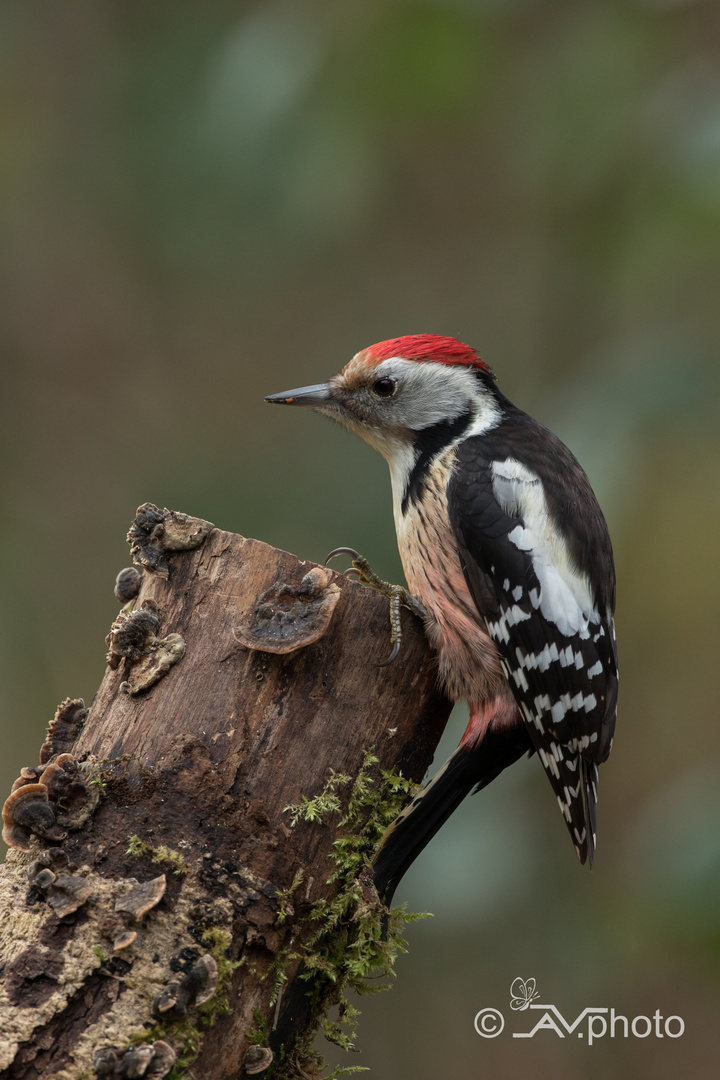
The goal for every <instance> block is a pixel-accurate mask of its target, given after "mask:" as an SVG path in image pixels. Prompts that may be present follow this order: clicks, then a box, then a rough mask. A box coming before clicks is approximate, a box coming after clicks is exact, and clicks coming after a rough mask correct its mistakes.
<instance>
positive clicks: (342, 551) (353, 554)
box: [324, 547, 362, 566]
mask: <svg viewBox="0 0 720 1080" xmlns="http://www.w3.org/2000/svg"><path fill="white" fill-rule="evenodd" d="M336 555H349V556H350V558H351V559H352V560H353V562H355V560H356V559H361V558H362V555H361V554H360V552H359V551H356V550H355V548H349V547H337V548H333V549H332V551H331V552H330V554H329V555H328V557H327V559H326V560H325V563H324V565H325V566H327V564H328V563H329V562H330V560H331V559H334V558H335V556H336Z"/></svg>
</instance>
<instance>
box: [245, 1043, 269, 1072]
mask: <svg viewBox="0 0 720 1080" xmlns="http://www.w3.org/2000/svg"><path fill="white" fill-rule="evenodd" d="M273 1056H274V1055H273V1052H272V1050H271V1049H270V1047H269V1046H250V1047H248V1051H247V1053H246V1054H245V1072H246V1073H247V1074H248V1076H256V1075H257V1074H258V1073H261V1072H265V1070H266V1069H269V1068H270V1066H271V1065H272V1061H273Z"/></svg>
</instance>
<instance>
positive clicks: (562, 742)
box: [448, 410, 617, 865]
mask: <svg viewBox="0 0 720 1080" xmlns="http://www.w3.org/2000/svg"><path fill="white" fill-rule="evenodd" d="M456 456H457V468H456V469H455V470H454V472H453V475H452V477H451V480H450V483H449V485H448V505H449V511H450V522H451V525H452V528H453V530H454V532H455V535H456V538H457V542H458V547H459V551H460V558H461V561H462V564H463V571H464V574H465V578H466V580H467V583H468V587H469V589H470V591H471V593H472V596H473V599H474V601H475V603H476V604H477V607H478V610H479V611H480V613H481V614H482V615H483V616H484V617H485V620H486V622H487V627H488V632H489V633H490V636H491V637H492V639H493V641H494V642H495V644H496V645H497V647H498V649H499V651H500V654H501V657H502V660H503V667H504V669H505V673H506V675H507V678H508V681H509V683H510V687H511V689H512V691H513V694H514V695H515V698H516V700H517V702H518V705H519V708H520V711H521V713H522V716H523V719H524V720H525V724H526V726H527V729H528V732H529V734H530V738H531V740H532V742H533V744H534V745H535V747H536V749H537V752H538V756H539V757H540V760H541V761H542V763H543V766H544V768H545V771H546V773H547V775H548V777H549V780H550V783H551V784H552V786H553V789H554V791H555V794H556V796H557V799H558V803H559V805H560V809H561V811H562V813H563V816H564V818H565V820H566V823H567V826H568V829H569V831H570V835H571V837H572V840H573V843H574V844H575V847H576V849H577V853H578V856H579V858H580V861H581V862H585V860H586V859H589V861H590V864H591V865H592V859H593V853H594V849H595V833H596V806H597V766H598V764H600V763H601V762H603V761H604V760H605V759H606V758H607V756H608V754H609V753H610V748H611V745H612V738H613V731H614V727H615V715H616V705H617V655H616V649H615V633H614V626H613V610H614V605H615V575H614V568H613V558H612V547H611V544H610V537H609V534H608V531H607V526H606V524H605V519H604V518H603V515H602V512H601V510H600V508H599V506H598V503H597V500H596V499H595V495H594V494H593V491H592V489H591V487H590V483H589V481H588V479H587V477H586V476H585V473H584V472H583V471H582V469H581V468H580V466H579V465H578V463H577V461H576V460H575V458H574V457H573V456H572V454H571V453H570V451H569V450H568V449H567V448H566V447H565V446H564V445H563V443H561V442H560V440H559V439H557V437H556V436H554V435H553V434H552V433H551V432H550V431H548V430H547V429H545V428H543V427H541V425H538V424H537V423H536V422H535V421H532V420H530V418H529V417H526V416H525V414H524V413H521V412H520V411H519V410H513V413H512V414H511V416H510V417H509V418H508V419H506V420H505V421H504V422H503V423H501V424H500V425H499V427H498V428H497V429H495V431H492V432H488V433H487V434H485V435H482V436H473V437H470V438H468V439H466V440H465V441H464V442H462V443H460V444H459V445H458V447H457V448H456Z"/></svg>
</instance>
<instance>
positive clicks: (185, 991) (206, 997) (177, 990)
mask: <svg viewBox="0 0 720 1080" xmlns="http://www.w3.org/2000/svg"><path fill="white" fill-rule="evenodd" d="M217 985H218V969H217V963H216V961H215V958H214V957H213V956H211V955H210V953H205V955H204V956H201V957H200V959H199V960H198V961H197V963H196V964H193V966H192V967H191V968H190V970H189V971H188V973H187V975H185V977H184V978H183V979H181V980H180V981H179V982H171V983H168V985H167V986H166V987H164V988H163V989H162V990H161V991H160V993H159V994H156V996H155V997H154V998H153V1003H152V1014H153V1016H154V1017H155V1019H156V1020H160V1019H163V1018H166V1019H173V1020H179V1019H180V1018H181V1017H183V1016H186V1015H187V1011H188V1009H189V1008H190V1007H191V1006H193V1005H204V1004H205V1002H206V1001H210V999H211V998H212V997H214V995H215V993H216V991H217Z"/></svg>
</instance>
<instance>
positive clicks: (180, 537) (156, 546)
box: [127, 503, 215, 578]
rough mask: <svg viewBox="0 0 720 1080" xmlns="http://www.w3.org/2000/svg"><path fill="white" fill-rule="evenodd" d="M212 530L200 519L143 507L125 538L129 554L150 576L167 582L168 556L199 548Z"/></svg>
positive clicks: (211, 527)
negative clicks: (153, 575) (176, 552)
mask: <svg viewBox="0 0 720 1080" xmlns="http://www.w3.org/2000/svg"><path fill="white" fill-rule="evenodd" d="M214 528H215V526H214V525H213V524H212V522H210V521H203V519H202V518H194V517H190V515H189V514H181V513H180V512H179V511H175V510H167V509H166V510H160V508H159V507H157V506H155V504H154V503H143V505H142V506H139V507H138V508H137V512H136V515H135V520H134V521H133V523H132V525H131V526H130V532H129V533H128V535H127V538H128V543H129V544H130V554H131V555H132V557H133V561H134V562H136V563H138V564H139V565H140V566H144V567H145V568H146V569H147V570H149V571H150V573H152V574H158V575H159V576H160V577H164V578H166V577H168V576H169V574H170V562H169V560H168V553H172V552H175V551H191V550H192V549H193V548H196V547H200V545H201V544H202V543H203V542H204V540H205V539H206V538H207V537H208V536H209V535H210V533H211V532H212V530H213V529H214Z"/></svg>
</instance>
